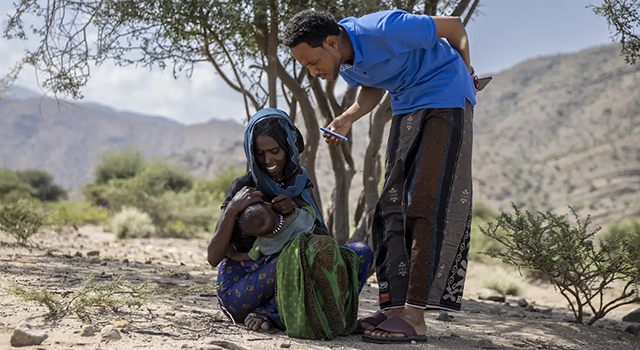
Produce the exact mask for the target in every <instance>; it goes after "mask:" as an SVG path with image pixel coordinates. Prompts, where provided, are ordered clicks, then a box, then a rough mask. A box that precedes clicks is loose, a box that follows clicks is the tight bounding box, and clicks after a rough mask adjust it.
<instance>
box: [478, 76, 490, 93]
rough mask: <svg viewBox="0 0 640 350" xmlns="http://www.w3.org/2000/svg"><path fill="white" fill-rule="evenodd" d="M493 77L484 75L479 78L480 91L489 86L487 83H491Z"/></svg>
mask: <svg viewBox="0 0 640 350" xmlns="http://www.w3.org/2000/svg"><path fill="white" fill-rule="evenodd" d="M491 79H493V77H484V78H480V79H478V91H482V90H483V89H484V88H485V87H486V86H487V84H489V82H490V81H491Z"/></svg>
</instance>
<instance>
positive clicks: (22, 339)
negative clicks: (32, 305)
mask: <svg viewBox="0 0 640 350" xmlns="http://www.w3.org/2000/svg"><path fill="white" fill-rule="evenodd" d="M47 338H49V335H48V334H47V333H46V332H44V331H41V330H37V329H34V328H33V327H32V326H31V325H30V324H29V323H27V322H24V321H23V322H20V324H18V327H16V329H15V330H14V331H13V334H12V335H11V340H10V342H11V346H14V347H20V346H31V345H40V344H42V342H43V341H45V339H47Z"/></svg>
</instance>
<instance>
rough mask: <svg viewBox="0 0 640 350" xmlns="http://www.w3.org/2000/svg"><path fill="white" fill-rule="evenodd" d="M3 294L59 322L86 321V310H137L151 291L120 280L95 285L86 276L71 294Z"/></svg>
mask: <svg viewBox="0 0 640 350" xmlns="http://www.w3.org/2000/svg"><path fill="white" fill-rule="evenodd" d="M7 291H8V292H9V293H11V294H14V295H16V296H18V297H20V298H22V299H24V300H27V301H34V302H36V303H38V304H41V305H43V306H46V307H47V309H48V310H49V315H50V316H51V317H57V318H62V317H64V316H66V315H69V314H76V315H78V316H79V317H81V318H83V319H87V318H88V317H89V315H88V310H89V309H90V308H95V307H97V308H105V309H109V310H111V311H112V312H118V311H119V309H120V308H121V307H127V308H132V309H135V308H139V307H140V306H142V305H143V304H144V303H145V301H146V296H147V295H151V294H152V293H153V289H152V288H150V287H149V285H148V284H147V283H146V282H145V283H142V284H139V285H135V284H132V283H131V282H129V281H124V280H122V279H121V277H117V278H116V279H114V280H112V281H108V282H104V283H98V282H96V280H95V279H94V278H93V276H90V277H89V278H88V279H86V281H85V282H84V283H83V284H82V286H81V287H80V288H78V289H77V290H75V291H73V292H72V293H58V292H55V291H51V290H49V289H46V288H43V289H33V290H30V289H25V288H24V287H22V286H18V285H13V286H11V287H9V288H7Z"/></svg>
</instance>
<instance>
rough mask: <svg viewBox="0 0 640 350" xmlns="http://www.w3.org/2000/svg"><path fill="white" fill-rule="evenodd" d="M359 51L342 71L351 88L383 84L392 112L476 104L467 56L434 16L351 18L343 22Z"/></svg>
mask: <svg viewBox="0 0 640 350" xmlns="http://www.w3.org/2000/svg"><path fill="white" fill-rule="evenodd" d="M339 24H340V25H341V26H342V27H343V28H344V29H345V30H346V32H347V34H348V35H349V38H350V39H351V43H352V45H353V49H354V51H355V54H354V59H353V65H351V64H348V63H343V64H342V65H341V67H340V75H341V76H342V78H343V79H344V80H345V81H346V82H347V84H349V85H350V86H352V87H357V86H359V85H361V84H362V85H366V86H370V87H375V88H383V89H386V90H387V91H389V94H390V95H391V108H392V109H393V113H394V114H395V115H397V114H404V113H410V112H413V111H415V110H418V109H423V108H455V107H459V108H464V107H465V102H466V101H465V99H469V101H470V102H471V103H472V104H474V105H475V104H476V89H475V86H474V85H473V79H472V78H471V75H470V74H469V70H468V69H467V66H466V65H465V63H464V61H463V60H462V57H461V56H460V54H459V53H458V51H456V49H454V48H453V47H451V45H449V43H448V42H447V41H446V40H445V39H438V38H437V30H436V26H435V22H434V21H433V18H431V16H426V15H414V14H410V13H407V12H405V11H402V10H389V11H381V12H375V13H371V14H368V15H365V16H362V17H360V18H355V17H347V18H345V19H343V20H342V21H340V23H339Z"/></svg>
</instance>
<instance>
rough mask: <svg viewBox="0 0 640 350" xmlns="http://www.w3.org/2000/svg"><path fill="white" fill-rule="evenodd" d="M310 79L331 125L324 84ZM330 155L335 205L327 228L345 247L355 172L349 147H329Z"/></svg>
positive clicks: (320, 108) (347, 238) (331, 209)
mask: <svg viewBox="0 0 640 350" xmlns="http://www.w3.org/2000/svg"><path fill="white" fill-rule="evenodd" d="M308 78H309V81H310V83H311V89H312V90H313V94H314V96H315V98H316V102H317V103H318V109H319V110H320V113H321V114H322V117H323V118H324V121H325V122H326V123H330V122H331V121H332V120H333V114H332V110H331V106H329V102H328V101H327V97H326V95H325V91H323V89H322V84H320V81H319V80H318V79H317V78H312V77H311V76H309V77H308ZM329 155H330V156H331V166H332V167H333V174H334V179H335V189H334V191H333V196H332V198H333V203H332V205H331V207H330V209H329V210H328V211H327V220H328V222H329V223H330V224H331V226H330V227H327V228H328V229H329V233H330V234H331V236H333V237H334V238H335V239H336V241H337V242H338V244H339V245H343V244H345V243H347V241H348V240H349V233H350V232H349V188H351V180H353V175H354V174H355V170H354V167H353V159H351V148H350V147H349V145H347V144H343V145H342V146H341V147H340V148H338V147H329Z"/></svg>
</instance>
